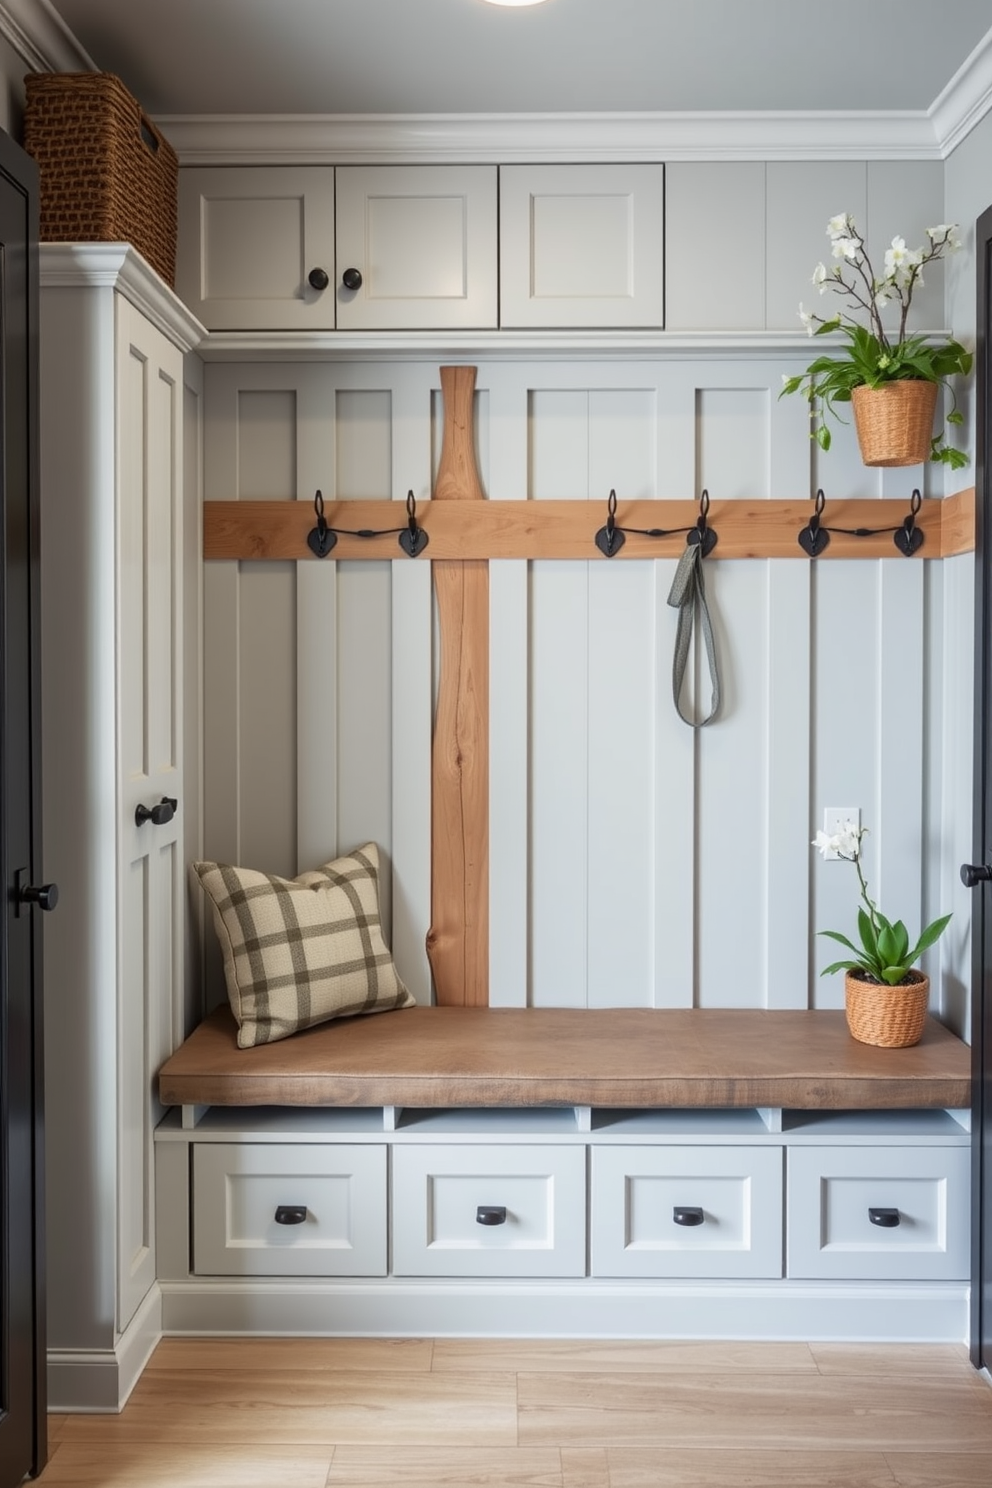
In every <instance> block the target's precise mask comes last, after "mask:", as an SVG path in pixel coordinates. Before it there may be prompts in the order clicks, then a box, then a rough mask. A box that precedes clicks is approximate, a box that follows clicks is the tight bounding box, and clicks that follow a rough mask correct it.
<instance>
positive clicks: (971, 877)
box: [961, 863, 992, 889]
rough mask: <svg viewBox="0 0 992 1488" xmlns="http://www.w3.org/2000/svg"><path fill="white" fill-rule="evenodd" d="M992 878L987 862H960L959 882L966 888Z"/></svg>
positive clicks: (991, 871)
mask: <svg viewBox="0 0 992 1488" xmlns="http://www.w3.org/2000/svg"><path fill="white" fill-rule="evenodd" d="M990 878H992V867H990V866H989V865H988V863H962V864H961V882H962V883H963V884H964V886H965V888H966V889H974V888H976V887H977V886H978V885H979V884H980V883H985V882H987V881H988V879H990Z"/></svg>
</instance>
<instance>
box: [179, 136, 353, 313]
mask: <svg viewBox="0 0 992 1488" xmlns="http://www.w3.org/2000/svg"><path fill="white" fill-rule="evenodd" d="M176 293H177V294H178V295H179V297H180V299H182V300H183V302H184V303H185V304H186V305H187V306H188V307H189V309H190V310H192V312H193V314H194V315H195V316H196V317H197V318H198V319H199V320H200V321H202V323H203V324H204V325H205V326H206V327H207V328H208V329H209V330H211V331H227V330H260V331H266V330H275V331H280V330H284V331H297V330H332V329H333V327H334V170H333V168H332V167H331V166H300V167H290V166H269V167H251V168H243V167H230V168H225V167H220V166H218V167H216V168H208V167H202V168H201V167H194V168H191V169H183V170H181V171H180V173H179V239H178V243H177V248H176Z"/></svg>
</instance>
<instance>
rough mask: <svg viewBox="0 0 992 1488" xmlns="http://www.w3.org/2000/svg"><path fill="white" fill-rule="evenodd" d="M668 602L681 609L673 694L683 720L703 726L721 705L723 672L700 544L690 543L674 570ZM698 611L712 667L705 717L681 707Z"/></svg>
mask: <svg viewBox="0 0 992 1488" xmlns="http://www.w3.org/2000/svg"><path fill="white" fill-rule="evenodd" d="M668 603H669V604H670V605H672V606H673V608H675V609H677V610H678V612H679V619H678V626H677V629H676V631H675V656H674V659H673V661H672V696H673V697H674V699H675V707H676V710H677V712H678V715H679V717H680V718H681V720H682V722H683V723H687V724H688V725H689V727H690V728H702V727H703V725H704V724H707V723H711V722H712V721H713V719H714V718H715V717H716V715H717V712H718V711H719V708H720V673H719V671H718V670H717V664H716V646H715V644H714V641H713V626H712V624H711V622H710V612H709V609H708V607H707V604H706V586H705V584H704V582H703V550H702V545H701V543H698V542H696V543H688V544H687V545H686V550H685V552H684V553H683V554H682V557H681V558H680V559H679V566H678V568H677V569H676V570H675V578H674V579H673V580H672V587H671V591H670V592H669V595H668ZM697 611H698V613H699V625H700V629H701V630H702V633H703V642H704V644H705V646H706V660H707V661H708V663H709V669H710V711H709V712H708V713H707V715H706V717H705V718H698V719H696V718H689V717H688V716H687V715H686V714H685V713H684V712H683V709H682V684H683V682H684V681H685V669H686V663H687V662H688V660H689V647H690V644H691V642H692V627H693V623H694V621H695V618H696V613H697Z"/></svg>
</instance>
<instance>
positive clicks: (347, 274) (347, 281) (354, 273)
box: [341, 269, 362, 289]
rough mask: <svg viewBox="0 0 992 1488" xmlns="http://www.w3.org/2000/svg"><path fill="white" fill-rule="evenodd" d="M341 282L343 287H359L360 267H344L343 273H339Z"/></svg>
mask: <svg viewBox="0 0 992 1488" xmlns="http://www.w3.org/2000/svg"><path fill="white" fill-rule="evenodd" d="M341 283H342V284H343V285H344V287H345V289H361V287H362V271H361V269H345V271H344V273H343V274H342V275H341Z"/></svg>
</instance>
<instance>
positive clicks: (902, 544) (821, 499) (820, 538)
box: [799, 490, 923, 558]
mask: <svg viewBox="0 0 992 1488" xmlns="http://www.w3.org/2000/svg"><path fill="white" fill-rule="evenodd" d="M922 504H923V498H922V497H921V495H920V493H919V491H914V492H913V495H912V499H911V501H910V507H909V515H908V516H907V517H904V518H903V520H902V522H901V523H900V525H899V526H898V527H824V525H823V523H822V521H821V518H822V516H823V509H824V507H825V506H826V497H825V496H824V494H823V491H822V490H820V491H817V493H816V504H815V506H814V508H813V515H812V516H811V517H810V519H809V525H808V526H806V527H804V528H803V530H802V532H800V534H799V546H800V547H801V548H802V550H803V552H804V553H808V554H809V556H810V558H818V557H819V555H820V554H821V553H822V552H823V551H824V549H825V548H826V547H828V545H829V543H830V534H831V532H837V533H840V534H841V535H842V536H844V537H881V536H882V534H883V533H885V532H891V533H892V540H893V542H894V543H895V545H896V547H897V548H898V549H899V552H900V553H902V554H903V555H904V556H905V557H906V558H911V557H912V556H913V554H914V553H918V552H919V551H920V549H921V548H922V546H923V532H922V531H921V529H920V528H919V527H917V525H916V516H917V513H918V512H919V510H920V507H921V505H922Z"/></svg>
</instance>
